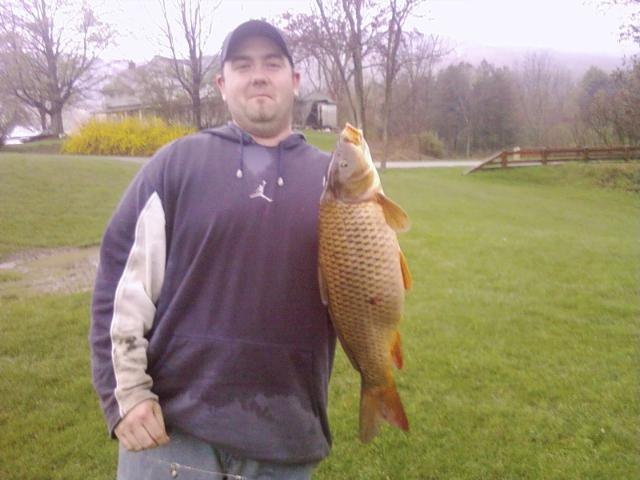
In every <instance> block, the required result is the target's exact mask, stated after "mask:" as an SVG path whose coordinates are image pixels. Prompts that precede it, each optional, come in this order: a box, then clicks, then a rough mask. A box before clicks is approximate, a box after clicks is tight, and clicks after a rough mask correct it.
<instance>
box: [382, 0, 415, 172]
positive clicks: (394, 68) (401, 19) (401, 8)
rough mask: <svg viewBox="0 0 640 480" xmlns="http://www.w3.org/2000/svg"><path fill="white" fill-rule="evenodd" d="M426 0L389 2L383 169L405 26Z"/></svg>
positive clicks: (384, 58)
mask: <svg viewBox="0 0 640 480" xmlns="http://www.w3.org/2000/svg"><path fill="white" fill-rule="evenodd" d="M423 1H424V0H389V9H388V14H387V15H388V18H387V19H385V20H386V22H385V23H387V25H388V26H387V30H386V32H384V36H383V37H382V38H383V40H382V42H381V43H380V47H379V48H380V51H379V55H380V56H381V58H382V64H383V77H384V103H383V106H382V142H383V145H384V147H383V156H382V169H385V168H386V166H387V157H388V154H389V119H390V117H391V106H392V97H393V86H394V83H395V80H396V76H397V75H398V71H399V70H400V67H401V62H400V59H401V57H399V55H398V52H399V49H400V46H401V44H402V43H403V42H404V39H405V32H404V30H403V29H404V24H405V22H406V20H407V18H408V17H409V15H410V14H411V12H412V11H414V9H415V8H416V7H417V6H419V5H420V4H421V3H423Z"/></svg>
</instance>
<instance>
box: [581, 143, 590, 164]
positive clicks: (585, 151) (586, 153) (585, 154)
mask: <svg viewBox="0 0 640 480" xmlns="http://www.w3.org/2000/svg"><path fill="white" fill-rule="evenodd" d="M582 156H583V158H584V160H585V161H587V162H588V161H589V149H588V148H587V147H585V148H583V149H582Z"/></svg>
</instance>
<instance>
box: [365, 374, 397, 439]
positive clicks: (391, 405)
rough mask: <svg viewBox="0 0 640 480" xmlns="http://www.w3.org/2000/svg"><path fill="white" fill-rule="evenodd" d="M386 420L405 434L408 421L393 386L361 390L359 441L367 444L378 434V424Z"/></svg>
mask: <svg viewBox="0 0 640 480" xmlns="http://www.w3.org/2000/svg"><path fill="white" fill-rule="evenodd" d="M383 420H386V421H387V422H389V423H390V424H391V425H393V426H396V427H398V428H400V429H402V430H404V431H405V432H406V431H408V430H409V420H407V415H406V414H405V412H404V407H403V406H402V401H401V400H400V396H399V395H398V390H396V386H395V384H393V383H392V384H391V385H390V386H388V387H374V388H363V389H362V392H361V394H360V441H362V442H363V443H368V442H370V441H371V440H373V437H375V436H376V435H377V434H378V430H379V429H380V424H381V423H382V421H383Z"/></svg>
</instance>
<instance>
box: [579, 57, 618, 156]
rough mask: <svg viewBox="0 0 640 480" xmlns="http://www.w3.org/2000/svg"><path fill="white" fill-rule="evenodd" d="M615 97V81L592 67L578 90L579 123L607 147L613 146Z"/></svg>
mask: <svg viewBox="0 0 640 480" xmlns="http://www.w3.org/2000/svg"><path fill="white" fill-rule="evenodd" d="M613 97H614V82H613V79H612V78H611V77H610V76H609V75H607V73H605V72H604V71H603V70H601V69H599V68H597V67H591V68H590V69H589V70H588V71H587V72H586V73H585V74H584V76H583V77H582V81H581V82H580V86H579V89H578V100H577V104H578V111H579V121H580V122H581V123H582V124H583V125H584V126H585V127H586V128H587V129H588V130H589V131H591V132H593V133H594V134H595V135H596V137H597V138H598V140H599V141H600V142H601V143H603V144H605V145H609V144H611V140H612V138H611V137H612V135H613V127H614V124H613V120H614V115H615V112H614V105H613V100H614V98H613Z"/></svg>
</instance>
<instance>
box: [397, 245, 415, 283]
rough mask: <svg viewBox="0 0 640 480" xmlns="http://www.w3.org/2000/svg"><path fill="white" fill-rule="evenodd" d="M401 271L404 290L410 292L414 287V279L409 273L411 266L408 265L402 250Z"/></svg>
mask: <svg viewBox="0 0 640 480" xmlns="http://www.w3.org/2000/svg"><path fill="white" fill-rule="evenodd" d="M400 269H401V270H402V281H403V283H404V289H405V290H409V289H410V288H411V286H412V285H413V279H412V278H411V272H410V271H409V265H408V264H407V258H406V257H405V256H404V253H402V250H400Z"/></svg>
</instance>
